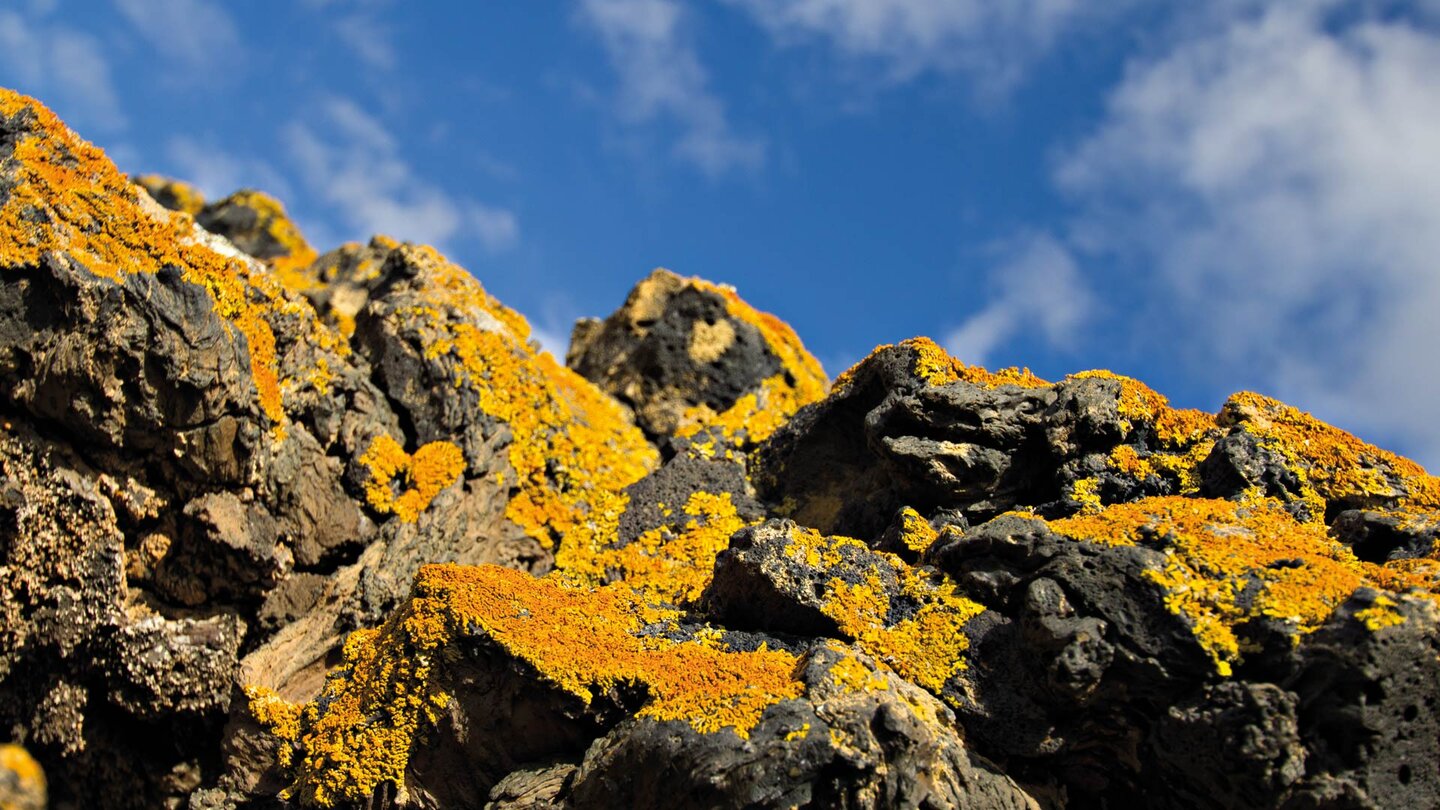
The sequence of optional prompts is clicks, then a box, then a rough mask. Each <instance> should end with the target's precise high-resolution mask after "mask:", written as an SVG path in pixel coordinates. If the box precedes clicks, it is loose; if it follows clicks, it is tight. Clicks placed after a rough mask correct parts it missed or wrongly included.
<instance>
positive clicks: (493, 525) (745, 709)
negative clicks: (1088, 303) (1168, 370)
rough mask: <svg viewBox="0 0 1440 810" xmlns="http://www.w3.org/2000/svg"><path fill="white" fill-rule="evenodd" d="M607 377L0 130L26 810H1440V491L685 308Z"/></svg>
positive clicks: (1367, 450) (1125, 401)
mask: <svg viewBox="0 0 1440 810" xmlns="http://www.w3.org/2000/svg"><path fill="white" fill-rule="evenodd" d="M152 198H153V199H152ZM569 361H570V363H571V365H572V366H573V367H574V368H566V367H563V366H561V365H559V364H558V363H557V362H556V361H555V360H554V359H553V358H552V357H550V356H549V355H548V354H546V353H544V352H541V351H539V347H538V345H537V344H536V343H535V341H534V340H533V338H532V335H531V333H530V328H529V325H528V323H526V321H525V319H524V318H523V317H521V316H520V315H519V314H517V313H515V312H514V311H512V310H510V309H508V308H506V307H505V306H503V305H502V304H500V302H498V301H497V300H495V299H494V298H493V297H492V296H491V295H490V294H489V293H487V292H486V291H485V289H484V288H483V287H482V286H481V285H480V284H479V283H478V282H477V281H476V280H475V279H474V278H473V277H472V276H470V274H469V273H467V272H466V271H464V270H463V269H461V268H459V267H457V266H455V265H454V264H452V263H451V262H449V261H448V260H446V259H445V257H444V256H442V255H440V254H439V253H438V252H436V251H435V250H434V249H433V248H430V247H426V246H423V245H415V244H409V243H401V242H397V241H395V240H392V239H389V238H386V237H383V236H377V237H375V238H373V239H372V240H371V241H370V242H369V243H367V244H358V243H354V244H347V245H342V246H341V247H339V248H337V249H335V250H333V251H330V252H328V253H326V254H325V255H323V256H318V257H317V256H316V255H315V251H314V250H313V249H312V248H311V247H310V246H309V244H308V243H307V242H306V241H305V240H304V238H303V237H302V236H301V235H300V232H299V229H298V228H296V227H295V225H294V223H293V222H291V221H290V220H289V218H288V217H286V215H285V213H284V209H283V208H282V207H281V206H280V205H279V203H278V202H277V201H274V200H272V199H270V198H268V197H265V196H264V195H262V194H259V193H258V192H253V191H241V192H237V193H236V194H234V195H231V196H230V197H227V198H225V199H222V200H220V201H218V202H212V203H208V204H207V203H206V202H205V201H204V200H203V198H201V196H200V195H199V194H198V193H196V192H194V191H193V189H190V188H189V187H187V186H184V185H183V184H181V183H178V182H176V181H168V180H164V179H161V178H155V177H141V178H137V179H136V180H135V181H134V182H133V183H132V182H130V181H128V180H127V179H126V178H125V177H124V176H122V175H120V174H119V172H117V171H116V170H115V167H114V166H113V165H111V164H110V162H109V161H108V160H107V159H106V158H105V157H104V155H103V154H101V153H100V152H99V150H97V149H95V148H94V147H93V146H91V145H89V144H87V143H85V142H84V141H83V140H81V139H80V138H79V137H78V136H76V135H75V134H74V133H72V132H70V131H69V130H68V129H66V128H65V126H64V125H63V124H62V123H61V122H59V121H58V120H57V119H56V118H55V117H54V116H53V115H52V114H51V113H49V112H48V111H47V110H45V108H44V107H43V106H41V105H40V104H39V103H38V102H36V101H34V100H32V99H28V98H25V97H24V96H21V95H18V94H15V93H12V92H9V91H0V730H4V732H5V734H6V737H5V739H7V740H8V742H6V743H5V744H4V745H0V803H7V806H11V805H14V806H17V807H25V808H27V810H28V808H31V807H40V806H44V804H45V802H46V799H47V790H46V785H47V784H48V799H49V801H51V802H52V805H51V806H54V807H57V808H69V807H92V806H103V807H116V808H129V807H145V808H150V807H164V808H191V809H192V810H205V809H208V808H216V809H217V810H219V809H220V808H225V810H239V808H248V809H249V810H260V809H261V808H264V809H265V810H272V809H274V808H290V807H386V808H391V807H394V808H464V807H493V808H512V809H513V810H519V809H520V808H540V807H572V808H589V807H616V806H627V807H637V808H658V807H667V808H668V807H696V808H700V807H706V808H709V807H856V808H871V807H874V808H880V807H925V808H942V807H968V808H982V809H984V808H1015V809H1016V810H1019V809H1021V808H1025V809H1027V810H1028V809H1029V808H1037V810H1038V809H1039V808H1044V809H1045V810H1066V809H1068V808H1077V810H1078V809H1079V808H1093V807H1121V806H1126V807H1128V806H1140V807H1157V808H1177V810H1178V808H1290V809H1291V810H1300V809H1301V808H1391V807H1435V806H1440V726H1437V720H1436V712H1435V709H1436V706H1437V703H1440V663H1437V662H1440V597H1437V593H1440V550H1437V548H1436V542H1437V538H1440V481H1437V480H1436V479H1435V478H1433V477H1431V476H1429V475H1428V474H1427V473H1426V472H1425V471H1424V470H1423V469H1421V468H1420V467H1419V466H1418V465H1416V464H1414V463H1413V462H1411V461H1409V460H1407V459H1404V458H1401V457H1399V456H1396V455H1394V454H1392V453H1389V452H1387V451H1384V450H1382V449H1380V448H1378V447H1375V446H1373V445H1370V444H1367V443H1365V442H1363V441H1361V440H1360V439H1358V438H1356V437H1354V436H1351V435H1349V434H1347V433H1345V432H1343V431H1341V430H1338V429H1336V428H1334V427H1332V426H1330V425H1326V424H1324V423H1323V422H1320V421H1319V420H1316V419H1315V418H1313V417H1311V416H1310V415H1308V414H1306V413H1304V412H1303V411H1300V410H1298V409H1296V408H1293V407H1291V406H1289V405H1286V404H1284V403H1280V402H1278V401H1275V400H1273V399H1269V398H1267V397H1264V396H1261V395H1259V394H1254V393H1239V394H1236V395H1234V396H1232V397H1231V398H1230V399H1229V400H1227V401H1226V402H1225V403H1224V405H1222V406H1221V408H1220V409H1219V410H1218V412H1217V413H1215V414H1209V413H1202V412H1199V411H1193V410H1183V409H1176V408H1172V407H1171V406H1170V405H1169V403H1168V402H1167V401H1166V400H1165V398H1164V397H1163V396H1161V395H1160V394H1158V393H1156V392H1155V391H1152V390H1151V389H1149V388H1148V387H1146V386H1144V385H1143V384H1141V383H1140V382H1138V381H1136V380H1133V379H1130V378H1127V377H1123V376H1120V375H1116V374H1112V373H1109V372H1104V371H1090V372H1081V373H1078V374H1074V375H1071V376H1069V377H1066V378H1065V379H1063V380H1060V381H1058V382H1054V383H1051V382H1047V381H1045V380H1041V379H1040V378H1038V377H1036V376H1035V375H1033V374H1031V373H1030V372H1028V371H1026V370H1024V369H1004V370H1000V371H987V370H985V369H981V368H978V367H974V366H969V365H966V364H964V363H962V362H960V361H958V360H956V359H955V358H952V357H950V356H949V355H947V354H946V353H945V352H944V351H943V350H941V349H940V347H938V346H937V345H935V344H934V343H933V342H931V341H929V340H927V339H924V338H916V339H912V340H907V341H904V342H902V343H899V344H896V345H891V346H882V347H880V348H878V349H877V350H876V351H875V352H874V353H873V354H872V355H871V356H869V357H868V358H866V359H865V360H863V361H861V362H860V363H859V364H857V365H856V366H855V367H854V368H852V369H850V370H849V371H847V372H845V373H844V374H842V375H841V376H840V377H839V378H838V379H837V380H836V381H835V383H834V385H833V386H827V385H826V381H825V379H824V377H823V375H822V374H821V372H820V369H819V366H818V364H816V363H815V362H814V360H813V358H812V357H810V355H809V354H807V353H806V352H805V350H804V348H803V346H802V345H801V344H800V341H799V340H798V338H797V337H796V336H795V335H794V333H793V331H791V330H790V329H789V327H787V326H785V325H784V324H783V323H782V322H780V321H779V320H778V319H776V318H774V317H773V316H770V315H765V314H763V313H760V312H758V311H756V310H755V309H754V308H753V307H751V306H750V305H749V304H746V303H745V302H744V301H743V300H742V299H740V297H739V296H738V294H737V293H736V292H735V291H734V290H732V289H729V288H727V287H723V286H720V285H714V284H710V283H708V282H704V281H701V280H699V279H686V278H683V277H681V276H678V275H675V274H673V273H669V272H668V271H656V272H654V273H652V274H651V275H650V276H649V277H647V278H646V279H644V280H642V282H641V283H640V284H639V285H638V286H637V287H636V288H635V290H634V291H632V293H631V295H630V297H629V298H628V300H627V301H626V303H625V305H624V306H623V307H621V309H620V310H619V311H617V312H616V313H614V314H613V315H611V316H610V317H609V318H607V319H605V320H604V321H586V322H583V323H581V324H580V325H579V326H577V329H576V332H575V335H574V338H573V343H572V348H571V352H570V356H569ZM42 773H43V774H44V776H41V774H42ZM45 777H48V780H46V779H45Z"/></svg>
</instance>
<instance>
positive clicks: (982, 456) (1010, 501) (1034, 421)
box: [755, 338, 1218, 540]
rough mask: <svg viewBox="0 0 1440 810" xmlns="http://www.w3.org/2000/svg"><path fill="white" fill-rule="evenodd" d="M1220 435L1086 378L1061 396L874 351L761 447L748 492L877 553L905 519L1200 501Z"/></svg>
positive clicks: (897, 352)
mask: <svg viewBox="0 0 1440 810" xmlns="http://www.w3.org/2000/svg"><path fill="white" fill-rule="evenodd" d="M1217 433H1218V429H1217V428H1216V427H1215V426H1214V420H1213V419H1212V418H1211V417H1208V416H1206V415H1204V414H1200V413H1198V412H1194V411H1179V410H1175V409H1172V408H1170V407H1169V405H1168V403H1167V402H1166V401H1165V399H1164V397H1161V396H1160V395H1159V394H1156V393H1155V392H1153V391H1151V390H1150V389H1148V388H1146V387H1145V386H1143V385H1141V384H1140V383H1138V382H1136V381H1134V380H1131V379H1129V378H1125V377H1119V376H1117V375H1112V374H1108V373H1104V372H1088V373H1085V374H1077V375H1075V376H1073V377H1069V378H1067V379H1065V380H1064V381H1062V382H1060V383H1056V384H1050V383H1046V382H1045V381H1044V380H1041V379H1039V378H1037V377H1035V376H1034V375H1032V374H1030V372H1029V371H1026V370H1017V369H1006V370H1004V371H1000V372H993V373H992V372H988V371H986V370H985V369H982V368H976V367H972V366H966V365H964V364H963V363H961V362H959V361H958V360H955V359H954V358H952V357H950V356H949V355H947V354H945V352H944V350H942V349H941V348H940V347H939V346H936V345H935V344H934V343H933V342H931V341H929V340H927V339H924V338H916V339H913V340H908V341H905V342H903V343H900V344H897V345H895V346H882V347H880V348H879V349H876V351H875V352H874V353H873V354H872V355H871V356H870V357H868V358H866V359H865V360H864V361H862V362H861V363H860V364H859V365H857V366H856V367H855V368H853V369H850V370H849V371H847V372H846V373H845V374H843V375H841V377H840V378H839V379H838V380H836V384H835V388H834V390H833V391H832V392H831V393H830V395H829V396H828V397H826V399H825V400H824V401H822V402H821V403H819V404H818V405H816V406H814V407H812V408H809V409H806V410H804V411H802V412H801V413H799V414H798V415H797V416H796V418H795V419H793V420H791V421H790V422H788V423H787V424H786V425H785V426H784V427H783V428H781V429H780V430H779V431H777V432H776V434H775V435H774V436H772V437H771V438H770V439H769V441H767V442H766V443H765V444H764V445H762V446H761V448H760V449H759V451H758V452H757V454H756V464H755V483H756V486H757V488H758V489H759V491H760V494H761V495H762V496H763V497H764V498H766V499H768V500H770V501H771V502H773V503H776V504H777V505H779V507H780V511H781V512H782V513H784V514H787V515H789V516H792V517H794V518H795V519H796V520H797V521H799V522H801V523H804V524H806V525H809V526H814V527H815V528H818V529H820V530H821V531H824V532H837V533H841V534H847V535H853V536H856V537H861V538H865V539H867V540H872V539H875V538H877V536H878V535H880V534H881V533H882V532H883V531H884V530H885V529H886V527H887V526H888V525H889V524H890V523H891V522H892V520H893V518H894V516H895V514H896V513H897V511H899V510H900V509H901V508H903V507H907V506H908V507H912V508H914V509H917V510H919V512H920V513H921V514H922V515H932V514H935V513H938V512H942V511H950V512H954V513H956V514H957V515H958V516H960V517H968V518H973V519H975V520H984V519H987V518H989V517H993V516H995V515H997V514H999V513H1001V512H1004V511H1006V510H1008V509H1014V508H1017V507H1021V506H1025V507H1032V508H1035V509H1037V510H1039V511H1040V512H1041V513H1042V514H1051V515H1063V514H1068V513H1073V512H1075V511H1079V510H1088V509H1095V508H1099V506H1100V505H1101V504H1103V503H1112V502H1118V501H1126V500H1133V499H1134V498H1136V497H1141V496H1144V495H1165V494H1184V493H1193V492H1198V484H1197V483H1196V479H1195V474H1194V467H1195V465H1196V464H1197V463H1198V462H1199V461H1200V459H1202V458H1204V454H1205V453H1208V451H1209V447H1210V444H1211V443H1212V442H1213V441H1214V434H1217Z"/></svg>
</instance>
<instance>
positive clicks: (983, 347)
mask: <svg viewBox="0 0 1440 810" xmlns="http://www.w3.org/2000/svg"><path fill="white" fill-rule="evenodd" d="M1007 247H1008V249H1007V250H1006V253H1007V254H1008V256H1007V257H1006V260H1005V261H1004V262H1002V263H1001V264H999V265H998V266H997V267H996V268H995V269H994V270H993V271H992V273H991V287H992V288H993V290H994V293H993V295H991V296H990V298H989V301H988V303H987V304H986V306H985V307H984V308H983V309H981V310H980V311H979V312H977V313H976V314H975V315H973V316H971V317H970V319H969V320H967V321H965V322H964V323H963V324H961V325H960V326H959V327H958V328H956V329H955V330H953V331H951V332H950V333H949V334H948V335H947V336H946V337H945V348H946V349H947V350H948V351H949V352H950V353H951V354H953V355H955V356H956V357H958V358H959V359H961V360H963V361H965V362H966V363H971V364H974V365H986V364H987V363H990V362H992V361H993V359H994V353H995V350H996V349H997V348H1000V347H1001V346H1002V345H1004V344H1005V342H1006V341H1009V340H1012V339H1014V338H1016V337H1020V336H1022V335H1032V334H1034V335H1038V336H1040V337H1042V338H1043V339H1044V340H1045V341H1046V342H1047V343H1048V344H1049V345H1051V346H1052V347H1056V348H1060V347H1064V346H1067V345H1069V344H1070V343H1072V342H1073V341H1074V339H1075V337H1076V335H1077V333H1078V331H1079V330H1080V328H1081V327H1082V326H1084V324H1085V322H1086V319H1087V318H1088V317H1089V316H1090V314H1091V312H1092V310H1093V309H1094V303H1093V296H1092V295H1091V293H1090V291H1089V290H1088V289H1087V288H1086V286H1085V283H1084V281H1083V279H1082V278H1081V276H1080V270H1079V268H1078V267H1077V266H1076V263H1075V260H1074V258H1073V257H1072V256H1071V255H1070V252H1069V251H1068V250H1067V249H1066V248H1065V247H1064V246H1063V245H1061V244H1060V242H1058V241H1057V240H1056V239H1055V238H1054V237H1052V236H1049V235H1048V234H1041V233H1037V234H1029V235H1026V236H1024V237H1022V238H1020V239H1017V240H1015V241H1014V242H1013V243H1012V244H1011V245H1009V246H1007Z"/></svg>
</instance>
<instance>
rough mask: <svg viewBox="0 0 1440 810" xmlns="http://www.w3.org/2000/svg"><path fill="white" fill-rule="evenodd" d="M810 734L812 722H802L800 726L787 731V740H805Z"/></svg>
mask: <svg viewBox="0 0 1440 810" xmlns="http://www.w3.org/2000/svg"><path fill="white" fill-rule="evenodd" d="M808 736H810V724H809V723H801V724H800V727H799V728H797V729H795V730H793V731H788V732H786V733H785V742H795V741H796V740H803V739H805V738H806V737H808Z"/></svg>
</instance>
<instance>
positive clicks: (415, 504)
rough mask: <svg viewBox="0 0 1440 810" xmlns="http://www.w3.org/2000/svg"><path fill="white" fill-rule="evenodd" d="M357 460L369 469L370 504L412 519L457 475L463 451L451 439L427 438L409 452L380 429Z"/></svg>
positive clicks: (462, 464) (461, 467) (462, 466)
mask: <svg viewBox="0 0 1440 810" xmlns="http://www.w3.org/2000/svg"><path fill="white" fill-rule="evenodd" d="M360 464H361V466H363V467H365V468H366V470H368V471H369V473H370V475H369V478H368V479H367V480H366V481H365V500H366V501H367V502H369V504H370V506H371V507H372V508H374V509H375V511H377V512H381V513H384V514H389V513H394V515H395V516H396V517H397V518H399V519H400V520H402V521H404V522H405V523H414V522H415V521H416V519H418V518H419V517H420V513H421V512H424V511H425V509H426V508H427V507H428V506H430V502H431V501H433V500H434V499H435V496H436V495H439V494H440V491H441V490H443V489H445V488H446V487H448V486H450V485H451V484H453V483H455V481H456V480H457V479H459V477H460V474H461V473H462V472H464V471H465V455H464V454H463V453H461V452H460V448H458V447H456V446H455V445H453V444H451V443H450V442H430V443H429V444H427V445H425V446H424V447H421V448H420V449H419V450H416V451H415V454H414V455H411V454H409V453H406V452H405V448H403V447H401V446H400V444H399V443H398V442H396V441H395V440H394V439H392V438H390V436H389V435H387V434H383V433H382V434H381V435H379V436H376V437H375V440H374V441H372V442H371V443H370V446H369V447H368V448H366V450H365V452H364V453H363V454H362V455H361V456H360ZM397 489H398V490H399V492H398V493H397V491H396V490H397Z"/></svg>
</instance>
